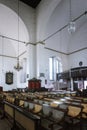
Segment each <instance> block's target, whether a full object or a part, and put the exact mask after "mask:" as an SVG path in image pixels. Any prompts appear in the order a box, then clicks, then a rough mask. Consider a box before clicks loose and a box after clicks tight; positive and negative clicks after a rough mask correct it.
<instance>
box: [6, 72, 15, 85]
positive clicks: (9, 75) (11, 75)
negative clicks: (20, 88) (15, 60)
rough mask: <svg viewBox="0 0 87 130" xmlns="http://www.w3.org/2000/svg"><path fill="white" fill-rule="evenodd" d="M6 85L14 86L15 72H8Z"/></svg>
mask: <svg viewBox="0 0 87 130" xmlns="http://www.w3.org/2000/svg"><path fill="white" fill-rule="evenodd" d="M5 79H6V84H13V72H6V77H5Z"/></svg>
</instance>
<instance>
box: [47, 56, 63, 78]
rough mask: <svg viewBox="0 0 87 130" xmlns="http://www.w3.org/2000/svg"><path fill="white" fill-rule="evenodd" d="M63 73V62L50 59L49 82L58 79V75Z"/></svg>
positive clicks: (57, 59) (54, 58)
mask: <svg viewBox="0 0 87 130" xmlns="http://www.w3.org/2000/svg"><path fill="white" fill-rule="evenodd" d="M60 72H62V63H61V60H60V59H59V58H57V57H50V58H49V80H55V79H56V73H60Z"/></svg>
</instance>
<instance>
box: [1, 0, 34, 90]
mask: <svg viewBox="0 0 87 130" xmlns="http://www.w3.org/2000/svg"><path fill="white" fill-rule="evenodd" d="M17 13H18V1H17V0H0V18H1V20H0V34H1V35H4V36H7V37H10V38H13V39H18V15H17ZM35 24H36V23H35V10H34V9H32V8H31V7H29V6H27V5H26V4H24V3H22V2H20V3H19V40H21V41H24V42H35V39H36V37H35V35H36V28H35V26H36V25H35ZM2 44H3V46H2ZM19 44H20V46H19V54H22V53H23V52H25V53H24V54H23V55H22V56H21V57H20V62H21V63H22V64H23V58H26V57H27V56H26V50H27V46H25V45H24V44H23V43H20V42H19ZM3 47H4V48H3ZM2 48H3V51H2ZM30 50H31V51H30V52H31V55H30V57H29V59H31V61H30V62H29V64H30V65H29V66H30V70H31V74H30V75H31V77H34V75H35V69H33V67H34V61H35V51H33V47H32V49H30ZM2 54H3V55H6V56H11V57H17V56H18V42H16V41H14V40H10V39H6V38H5V37H4V38H2V37H0V55H2ZM29 59H28V60H29ZM16 64H17V60H16V58H10V57H3V58H2V56H0V75H1V80H0V85H1V86H3V89H4V90H11V89H14V88H17V87H25V86H26V85H27V84H26V83H22V82H21V81H20V76H21V73H22V71H23V70H22V71H20V72H17V71H16V70H14V65H16ZM8 71H11V72H13V74H14V75H13V77H14V81H13V84H12V85H7V84H5V73H6V72H8ZM26 73H27V70H26ZM28 73H29V72H28Z"/></svg>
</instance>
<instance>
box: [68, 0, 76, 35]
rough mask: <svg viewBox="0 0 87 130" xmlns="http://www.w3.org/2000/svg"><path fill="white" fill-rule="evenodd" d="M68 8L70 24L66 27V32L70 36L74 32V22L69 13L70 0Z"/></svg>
mask: <svg viewBox="0 0 87 130" xmlns="http://www.w3.org/2000/svg"><path fill="white" fill-rule="evenodd" d="M69 6H70V22H69V25H68V32H69V33H70V34H72V33H73V32H75V30H76V26H75V22H74V21H73V20H72V11H71V0H70V1H69Z"/></svg>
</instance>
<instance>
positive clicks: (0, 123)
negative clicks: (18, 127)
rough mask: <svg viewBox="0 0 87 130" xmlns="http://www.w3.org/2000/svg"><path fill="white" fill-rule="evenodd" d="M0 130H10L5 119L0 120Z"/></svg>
mask: <svg viewBox="0 0 87 130" xmlns="http://www.w3.org/2000/svg"><path fill="white" fill-rule="evenodd" d="M0 130H11V125H10V124H9V122H8V121H7V119H1V120H0Z"/></svg>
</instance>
